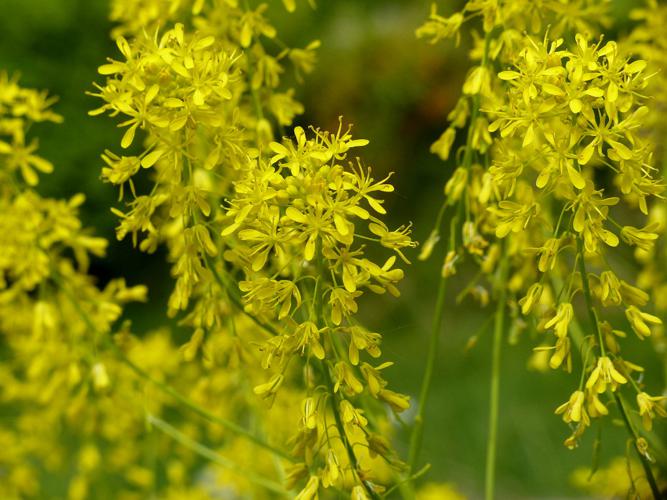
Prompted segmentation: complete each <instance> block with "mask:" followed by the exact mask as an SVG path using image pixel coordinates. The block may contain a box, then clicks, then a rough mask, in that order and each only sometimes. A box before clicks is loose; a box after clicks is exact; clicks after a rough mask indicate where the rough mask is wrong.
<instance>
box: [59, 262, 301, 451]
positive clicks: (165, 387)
mask: <svg viewBox="0 0 667 500" xmlns="http://www.w3.org/2000/svg"><path fill="white" fill-rule="evenodd" d="M52 279H53V281H54V282H55V283H56V284H57V285H58V287H59V288H60V289H61V290H62V291H63V293H64V294H65V295H66V296H67V298H68V299H69V301H70V303H71V304H72V306H73V307H74V309H75V310H76V311H77V313H78V314H79V316H80V317H81V320H82V321H83V322H84V323H85V325H86V327H87V328H88V329H89V330H90V331H91V332H92V333H93V334H94V336H95V337H96V338H100V337H101V338H102V339H103V340H104V341H105V343H106V344H107V345H108V346H109V348H111V350H112V351H113V352H114V354H115V355H116V357H117V358H118V359H119V360H120V361H121V362H122V363H123V364H125V365H126V366H127V367H128V368H130V369H131V370H132V371H133V372H135V373H136V374H137V375H139V376H140V377H141V378H143V379H145V380H146V381H148V382H150V383H151V384H153V385H155V386H156V387H157V388H158V389H160V390H161V391H162V392H164V393H165V394H168V395H169V396H171V397H173V398H174V399H175V400H176V401H178V402H179V403H181V404H182V405H183V406H184V407H186V408H187V409H189V410H190V411H192V412H193V413H196V414H197V415H199V416H200V417H203V418H204V419H206V420H208V421H209V422H212V423H215V424H219V425H222V426H223V427H226V428H228V429H229V430H230V431H232V432H234V433H236V434H238V435H239V436H243V437H244V438H246V439H248V440H249V441H251V442H252V443H254V444H256V445H257V446H259V447H261V448H264V449H265V450H267V451H270V452H272V453H274V454H275V455H278V456H279V457H281V458H283V459H285V460H288V461H290V462H295V459H294V458H293V457H291V456H290V455H289V454H287V453H286V452H285V451H283V450H280V449H279V448H276V447H274V446H273V445H271V444H269V443H267V442H266V441H264V440H263V439H261V438H259V437H257V436H255V435H254V434H252V433H251V432H250V431H248V430H246V429H244V428H243V427H241V426H240V425H238V424H237V423H235V422H232V421H231V420H227V419H225V418H222V417H219V416H217V415H214V414H213V413H211V412H209V411H208V410H206V409H205V408H203V407H201V406H199V405H198V404H197V403H195V402H194V401H192V400H190V399H189V398H188V397H186V396H184V395H183V394H181V393H180V392H178V391H177V390H176V389H174V388H173V387H172V386H171V385H169V384H167V383H165V382H162V381H160V380H158V379H156V378H154V377H152V376H151V375H150V374H149V373H148V372H146V371H145V370H144V369H143V368H141V367H139V366H138V365H136V364H135V363H134V362H133V361H132V360H130V359H129V358H128V357H127V356H126V355H125V353H124V352H123V351H121V349H120V348H119V347H118V346H117V345H116V344H115V343H114V342H113V341H112V340H111V339H110V338H109V337H108V336H106V335H100V334H99V331H98V330H97V328H96V327H95V324H94V323H93V321H92V319H91V318H90V316H89V315H88V313H86V311H85V310H84V309H83V306H82V305H81V303H80V302H79V301H78V299H77V298H76V297H75V296H74V294H73V293H72V291H71V290H69V289H68V288H67V287H66V286H64V283H63V282H62V280H61V279H60V276H59V275H58V274H56V272H53V273H52Z"/></svg>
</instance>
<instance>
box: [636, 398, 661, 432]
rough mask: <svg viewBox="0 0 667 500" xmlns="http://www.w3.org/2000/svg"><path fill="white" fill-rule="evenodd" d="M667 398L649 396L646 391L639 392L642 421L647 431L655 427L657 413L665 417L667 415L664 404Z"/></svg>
mask: <svg viewBox="0 0 667 500" xmlns="http://www.w3.org/2000/svg"><path fill="white" fill-rule="evenodd" d="M665 400H667V398H666V397H665V396H649V395H648V394H646V393H645V392H640V393H639V394H637V406H638V407H639V416H641V417H642V423H643V424H644V428H645V429H646V430H647V431H650V430H651V429H652V428H653V419H654V418H655V417H656V415H658V416H660V417H663V418H664V417H667V410H665V407H664V406H663V401H665Z"/></svg>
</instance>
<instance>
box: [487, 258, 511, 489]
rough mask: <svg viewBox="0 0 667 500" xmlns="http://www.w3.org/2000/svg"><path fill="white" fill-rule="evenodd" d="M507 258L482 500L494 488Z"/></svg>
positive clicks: (502, 264)
mask: <svg viewBox="0 0 667 500" xmlns="http://www.w3.org/2000/svg"><path fill="white" fill-rule="evenodd" d="M508 264H509V262H508V259H507V256H506V255H505V253H504V252H503V257H502V258H501V261H500V269H499V270H498V282H497V290H498V303H497V305H496V315H495V321H494V326H493V348H492V354H491V387H490V390H489V431H488V432H489V437H488V441H487V448H486V470H485V476H484V498H486V500H493V497H494V494H495V486H496V455H497V453H496V451H497V442H498V413H499V406H500V362H501V351H502V349H501V348H502V343H503V332H504V330H505V308H506V306H507V304H506V302H507V286H506V282H507V274H508V270H509V265H508Z"/></svg>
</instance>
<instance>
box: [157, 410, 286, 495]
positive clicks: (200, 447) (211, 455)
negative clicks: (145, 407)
mask: <svg viewBox="0 0 667 500" xmlns="http://www.w3.org/2000/svg"><path fill="white" fill-rule="evenodd" d="M146 420H147V421H148V423H149V424H151V425H153V426H154V427H156V428H157V429H159V430H161V431H162V432H164V433H165V434H166V435H168V436H169V437H171V438H172V439H174V440H175V441H177V442H178V443H180V444H182V445H183V446H185V447H186V448H189V449H190V450H192V451H194V452H195V453H197V454H198V455H201V456H202V457H204V458H206V459H208V460H210V461H211V462H213V463H216V464H218V465H220V466H222V467H224V468H226V469H229V470H231V471H233V472H236V473H237V474H239V475H241V476H243V477H245V478H246V479H248V480H249V481H251V482H253V483H255V484H257V485H258V486H262V487H263V488H266V489H267V490H269V491H272V492H273V493H277V494H279V495H282V496H284V497H289V496H291V495H290V494H289V492H287V491H285V489H284V488H283V487H282V486H281V485H280V484H278V483H276V482H274V481H271V480H270V479H266V478H264V477H262V476H260V475H258V474H255V473H254V472H251V471H249V470H248V469H247V468H245V467H242V466H240V465H238V464H237V463H236V462H233V461H232V460H230V459H228V458H226V457H223V456H222V455H220V454H219V453H216V452H215V451H213V450H212V449H211V448H209V447H208V446H206V445H204V444H202V443H200V442H199V441H195V440H194V439H192V438H190V437H189V436H187V435H185V434H183V433H182V432H181V431H179V430H178V429H176V428H175V427H174V426H172V425H171V424H169V423H167V422H165V421H164V420H162V419H160V418H158V417H156V416H154V415H151V414H148V415H147V416H146Z"/></svg>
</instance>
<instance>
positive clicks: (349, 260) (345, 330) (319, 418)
mask: <svg viewBox="0 0 667 500" xmlns="http://www.w3.org/2000/svg"><path fill="white" fill-rule="evenodd" d="M294 134H295V140H294V141H292V140H288V139H284V141H283V143H277V142H274V143H271V145H270V147H271V150H272V151H273V153H274V154H273V155H272V157H271V158H270V159H267V160H265V159H262V158H260V159H258V161H257V164H256V165H253V166H252V168H249V169H248V170H247V172H246V174H245V175H244V176H243V177H242V178H241V179H240V180H239V181H237V182H236V183H235V194H234V195H233V196H231V197H230V199H229V202H228V208H227V210H226V219H227V220H228V222H229V225H228V226H227V227H226V228H225V229H223V231H222V234H223V236H232V235H233V236H235V238H234V241H233V243H230V247H231V248H230V249H229V250H228V251H227V252H226V253H225V258H226V260H227V261H229V262H231V263H233V264H235V265H236V266H238V267H239V268H240V269H242V270H243V272H244V275H245V279H244V280H243V281H241V282H240V288H241V290H242V291H243V292H244V302H245V304H246V310H247V311H250V312H251V314H253V315H254V316H257V317H259V318H262V319H263V320H266V321H273V320H279V321H280V325H281V328H280V330H279V331H278V332H277V333H278V334H277V335H275V336H273V337H271V338H270V339H268V340H267V341H266V342H264V343H263V344H262V346H261V348H260V349H261V351H262V353H263V358H262V365H263V366H264V368H267V369H270V370H271V371H272V373H273V375H272V376H271V377H270V379H269V380H268V382H266V383H264V384H262V385H259V386H257V387H255V393H257V394H258V395H260V396H262V397H263V398H267V399H272V398H274V397H275V395H276V393H277V392H278V391H279V390H280V387H281V385H282V384H283V382H284V381H285V379H286V378H289V377H290V372H289V370H288V369H289V368H290V366H291V365H293V364H294V360H295V359H299V358H304V360H305V361H304V362H305V369H306V370H307V371H308V372H309V373H310V375H309V377H308V380H307V384H306V391H307V397H306V398H305V399H304V401H303V420H302V428H301V430H300V432H299V434H298V436H297V437H296V449H297V450H298V452H299V455H300V456H301V457H302V459H303V462H304V464H303V466H304V468H303V470H302V472H301V473H302V474H306V473H307V470H311V477H312V478H316V479H315V480H316V481H317V482H319V483H320V484H321V485H322V486H324V487H329V486H336V485H338V483H339V482H340V481H343V482H350V483H351V484H352V485H353V486H354V487H358V488H363V489H364V490H366V489H368V490H371V491H375V492H379V491H381V490H380V484H377V483H379V482H381V481H378V480H381V479H382V478H381V477H378V476H377V474H376V473H375V472H374V471H373V470H372V469H371V470H363V468H362V467H360V465H359V458H358V457H357V454H358V453H359V451H358V450H360V447H359V446H358V444H359V443H363V446H364V447H369V449H370V452H371V456H375V455H380V456H381V457H383V458H384V459H386V460H389V461H390V463H391V462H395V460H396V459H395V457H392V455H391V453H389V450H388V449H387V448H386V446H387V443H386V442H385V441H384V439H383V438H382V437H381V436H379V435H376V434H374V433H373V432H371V427H369V424H368V420H367V418H366V417H364V416H363V414H364V410H363V409H362V408H363V407H361V408H360V407H359V403H357V401H359V400H360V395H363V396H370V397H371V398H374V399H376V400H377V401H380V402H383V403H386V404H388V405H389V406H390V407H392V408H393V409H394V410H395V411H399V412H400V411H403V410H405V409H406V408H407V407H408V405H409V401H408V398H407V397H406V396H403V395H401V394H398V393H395V392H394V391H391V390H389V389H388V388H387V387H386V386H387V382H386V381H385V380H384V378H383V376H382V370H383V369H385V368H387V367H389V366H390V365H391V363H382V364H380V365H377V366H376V365H375V363H372V362H371V360H370V359H368V361H366V360H364V355H363V353H366V355H368V356H370V358H377V357H379V356H380V348H379V344H380V341H381V336H380V335H379V334H377V333H373V332H370V331H368V330H366V329H365V328H363V327H362V326H361V325H360V324H359V323H358V322H357V321H356V320H355V319H354V315H355V313H356V312H357V309H358V305H357V300H358V298H359V297H360V296H361V295H362V294H363V292H364V291H365V290H370V291H373V292H375V293H385V292H386V291H389V292H390V293H391V294H393V295H398V290H397V288H396V284H397V283H398V281H400V280H401V279H402V277H403V271H402V270H401V269H399V268H396V267H395V262H396V256H392V257H390V258H389V259H387V260H386V261H385V262H383V263H375V262H373V261H372V260H370V259H369V258H367V257H365V256H364V253H365V251H364V247H365V243H364V242H367V241H368V242H375V243H376V244H379V245H381V246H384V247H385V248H388V249H391V250H393V251H395V252H396V254H397V255H398V256H399V257H401V258H403V259H404V260H405V257H404V256H403V253H402V250H403V249H405V248H409V247H412V246H414V243H413V242H412V240H411V239H410V237H409V228H405V227H401V228H399V229H397V230H394V231H392V230H389V229H388V228H387V226H386V225H385V224H384V223H383V222H382V220H381V219H380V218H379V217H380V216H381V215H383V214H384V213H385V209H384V208H383V206H382V205H383V200H382V198H380V196H381V195H382V193H386V192H391V191H393V186H392V185H391V184H388V182H387V181H388V178H385V179H382V180H376V179H374V178H373V177H372V173H371V170H370V169H369V168H366V167H364V166H363V165H362V164H361V163H360V161H359V160H357V161H356V163H355V162H349V163H348V161H349V160H348V152H349V151H350V150H351V149H352V148H355V147H359V146H363V145H365V144H366V143H367V141H365V140H360V139H353V138H352V136H351V135H350V133H349V130H347V131H346V130H344V129H343V128H342V125H341V128H339V129H338V131H337V132H336V133H335V134H334V133H329V132H325V131H321V130H318V129H313V130H312V131H311V137H309V136H308V134H307V133H306V131H304V130H303V129H302V128H300V127H297V128H296V129H295V131H294ZM346 163H348V164H346ZM297 373H298V374H299V375H298V376H300V373H301V371H299V372H297ZM330 405H331V406H332V409H331V411H332V412H333V414H334V418H335V419H336V420H340V421H341V423H342V425H343V429H342V430H341V429H340V428H339V429H338V436H339V437H337V438H335V439H333V440H332V436H331V435H330V433H329V432H327V424H326V422H327V419H328V418H329V419H330V418H331V415H330V414H329V410H328V406H330ZM336 440H341V441H342V444H343V445H344V447H343V448H342V449H341V446H340V443H336V442H335V441H336ZM346 449H347V450H346ZM318 467H322V469H321V470H322V472H320V473H319V474H317V475H313V471H316V470H318ZM339 478H340V481H339Z"/></svg>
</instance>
